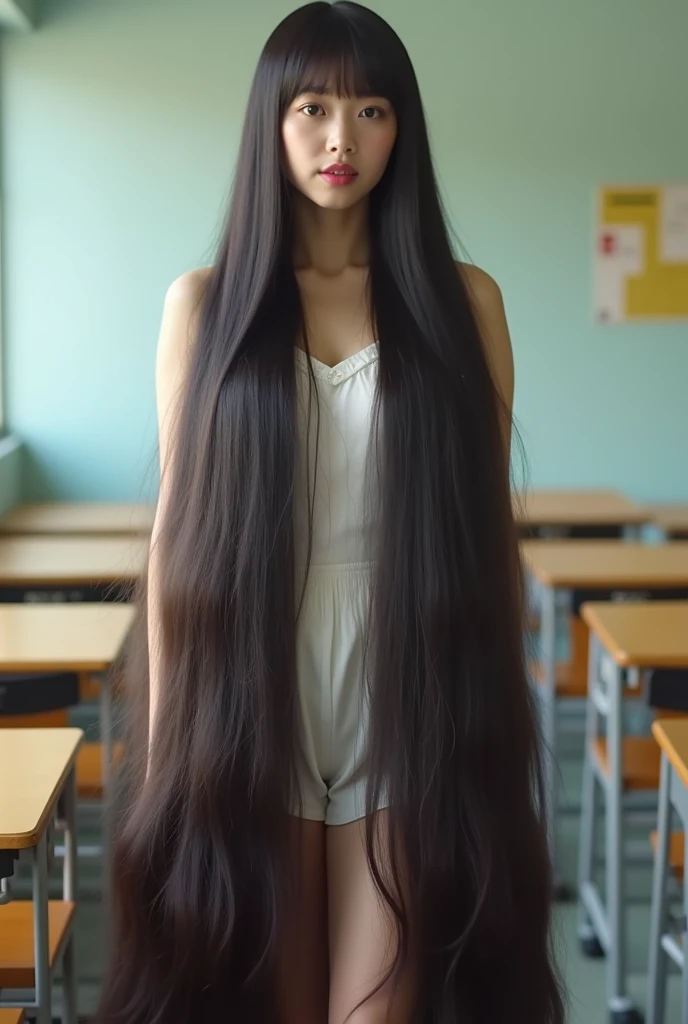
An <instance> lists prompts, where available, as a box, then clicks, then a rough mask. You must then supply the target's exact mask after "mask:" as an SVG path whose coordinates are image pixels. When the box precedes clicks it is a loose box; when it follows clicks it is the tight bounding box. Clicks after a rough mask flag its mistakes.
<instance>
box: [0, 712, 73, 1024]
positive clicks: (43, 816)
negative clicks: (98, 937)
mask: <svg viewBox="0 0 688 1024" xmlns="http://www.w3.org/2000/svg"><path fill="white" fill-rule="evenodd" d="M82 739H83V732H82V730H81V729H3V730H0V780H1V782H2V785H0V852H1V855H2V861H1V863H2V872H1V874H2V876H3V877H4V878H8V877H10V869H9V864H10V857H11V851H14V850H20V849H29V848H30V849H31V850H32V855H33V862H34V867H33V899H32V900H31V901H29V900H19V901H10V902H7V903H5V904H4V905H2V906H0V988H33V987H34V986H35V990H36V998H35V1002H34V1003H33V1004H32V1007H35V1009H36V1020H37V1022H38V1024H49V1022H50V1021H51V1019H52V1014H51V998H50V995H51V975H52V970H53V968H54V966H55V963H56V961H57V959H58V958H59V957H60V956H62V957H63V973H64V1001H65V1016H64V1018H63V1019H64V1020H66V1021H69V1022H70V1024H76V1019H77V1018H76V965H75V961H74V934H73V927H72V925H73V919H74V910H75V903H74V901H75V898H76V855H75V850H76V782H75V767H74V766H75V759H76V755H77V751H78V749H79V745H80V743H81V741H82ZM59 798H62V806H61V817H62V818H63V820H64V823H65V848H66V854H65V861H64V875H63V899H62V900H59V901H50V900H49V899H48V855H47V834H46V833H47V828H48V825H49V823H50V821H51V818H52V816H53V814H54V812H55V808H56V806H57V802H58V799H59ZM3 884H4V883H3Z"/></svg>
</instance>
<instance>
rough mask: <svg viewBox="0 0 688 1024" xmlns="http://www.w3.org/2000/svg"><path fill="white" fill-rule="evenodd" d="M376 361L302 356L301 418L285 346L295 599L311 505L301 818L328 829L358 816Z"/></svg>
mask: <svg viewBox="0 0 688 1024" xmlns="http://www.w3.org/2000/svg"><path fill="white" fill-rule="evenodd" d="M378 360H379V348H378V344H377V342H374V343H373V344H372V345H368V346H367V347H366V348H364V349H362V350H361V351H360V352H356V353H355V354H354V355H352V356H350V357H349V358H348V359H345V360H343V361H342V362H341V363H338V364H337V365H336V366H334V367H329V366H327V365H326V364H325V363H322V362H320V361H319V360H317V359H315V358H313V357H312V356H311V363H312V367H313V373H314V376H315V384H314V391H313V395H312V399H311V409H310V415H309V389H310V377H309V369H308V357H307V356H306V353H305V352H304V351H303V350H302V349H300V348H298V347H295V362H296V366H295V373H296V388H297V431H298V448H297V491H296V496H295V508H294V530H295V544H296V563H297V574H296V577H297V600H298V598H299V596H300V593H301V584H302V582H303V568H304V565H305V562H306V554H307V545H308V513H309V507H308V502H309V493H310V501H311V504H312V506H313V547H312V551H311V565H310V572H309V576H308V582H307V586H306V593H305V597H304V603H303V607H302V609H301V614H300V617H299V619H298V623H297V651H296V653H297V672H298V684H299V697H300V708H301V725H302V736H301V741H302V742H301V746H302V750H303V755H304V758H303V763H302V764H301V769H300V788H301V794H302V798H303V809H302V814H303V816H304V817H306V818H312V819H315V820H317V821H324V822H325V823H326V824H328V825H342V824H345V823H346V822H349V821H354V820H355V819H356V818H360V817H362V816H363V815H364V814H365V765H364V763H363V758H364V746H365V739H366V719H367V698H366V694H365V687H364V685H363V643H364V637H365V631H366V625H367V618H368V600H369V586H370V580H371V571H372V564H373V563H372V562H371V561H370V554H371V540H372V531H371V525H370V523H368V522H366V519H365V515H364V472H365V465H366V458H367V454H368V445H369V440H370V436H371V426H372V407H373V398H374V394H375V388H376V381H377V368H378ZM316 390H317V394H316ZM316 399H317V401H318V402H319V406H320V436H319V450H318V456H317V467H316V458H315V446H316V432H317V429H318V416H317V407H316ZM316 468H317V474H316ZM314 484H315V486H314Z"/></svg>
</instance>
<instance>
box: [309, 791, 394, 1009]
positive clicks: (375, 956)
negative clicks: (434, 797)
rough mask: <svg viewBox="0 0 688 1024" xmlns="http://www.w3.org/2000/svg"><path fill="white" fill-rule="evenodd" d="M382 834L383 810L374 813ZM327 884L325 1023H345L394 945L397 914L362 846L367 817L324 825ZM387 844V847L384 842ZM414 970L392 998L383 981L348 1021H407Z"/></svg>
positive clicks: (385, 967) (389, 987)
mask: <svg viewBox="0 0 688 1024" xmlns="http://www.w3.org/2000/svg"><path fill="white" fill-rule="evenodd" d="M376 819H377V825H378V827H379V829H380V834H381V836H382V837H386V834H387V832H386V823H387V811H384V810H383V811H379V812H378V813H377V815H376ZM326 846H327V889H328V912H329V922H328V924H329V941H330V1007H329V1017H328V1018H323V1020H326V1019H327V1020H328V1022H329V1024H344V1022H345V1021H346V1020H347V1014H349V1013H350V1012H351V1010H352V1009H353V1008H354V1006H356V1004H357V1003H358V1002H359V1000H361V999H362V998H363V997H364V996H365V995H367V994H368V993H369V992H370V991H371V990H372V989H373V988H374V987H375V985H376V984H377V983H378V981H379V980H380V979H381V977H382V976H383V975H384V974H385V973H386V971H387V970H388V969H389V967H390V966H391V964H392V962H393V960H394V954H395V951H396V941H397V940H396V931H395V919H394V917H393V915H392V912H391V911H390V910H389V909H388V907H387V905H386V904H385V903H383V901H382V897H381V896H379V894H378V892H377V889H376V888H375V883H374V881H373V878H372V876H371V874H370V870H369V867H368V862H367V860H366V852H365V819H364V818H361V819H359V820H358V821H352V822H350V823H349V824H347V825H331V826H328V827H327V836H326ZM387 849H388V847H387ZM412 994H413V976H412V970H411V967H410V966H407V967H406V968H405V969H404V974H403V976H402V978H401V979H400V981H399V983H398V988H397V993H396V995H395V997H394V999H393V998H392V996H393V993H392V982H391V981H390V982H387V983H386V984H385V985H384V986H383V987H382V988H381V989H380V991H379V992H378V993H377V994H376V995H375V996H374V997H373V998H372V999H371V1000H369V1001H368V1002H366V1003H364V1004H363V1006H361V1007H360V1008H359V1009H358V1010H357V1011H356V1012H355V1013H354V1014H352V1016H351V1017H349V1018H348V1021H349V1024H408V1022H409V1021H410V1020H411V1008H412Z"/></svg>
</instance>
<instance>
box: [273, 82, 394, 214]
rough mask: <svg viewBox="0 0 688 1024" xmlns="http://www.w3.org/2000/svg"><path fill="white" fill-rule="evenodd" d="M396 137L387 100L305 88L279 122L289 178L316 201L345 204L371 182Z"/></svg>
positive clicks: (368, 189) (365, 190)
mask: <svg viewBox="0 0 688 1024" xmlns="http://www.w3.org/2000/svg"><path fill="white" fill-rule="evenodd" d="M396 137H397V120H396V116H395V114H394V110H393V108H392V104H391V103H390V102H389V100H386V99H383V98H382V97H380V96H364V97H358V98H356V97H345V96H344V97H339V96H336V95H335V94H330V93H325V94H324V95H318V94H316V93H308V92H306V93H303V94H302V95H301V96H297V97H296V99H295V100H294V102H293V103H292V104H291V105H290V106H289V107H288V108H287V111H286V113H285V115H284V120H283V122H282V139H283V143H284V152H285V159H286V170H287V174H288V177H289V180H290V181H291V182H292V184H293V185H294V186H295V187H296V188H297V189H298V190H299V191H300V192H302V193H303V194H304V195H305V196H307V197H308V199H311V200H312V201H313V202H314V203H316V204H317V205H318V206H322V207H323V208H325V209H333V210H343V209H347V208H348V207H350V206H353V205H354V204H355V203H357V202H359V201H360V200H361V199H363V198H364V197H365V196H367V195H368V194H369V193H370V192H371V191H372V189H373V188H375V186H376V185H377V183H378V181H379V180H380V178H381V177H382V175H383V174H384V171H385V168H386V166H387V162H388V160H389V156H390V153H391V152H392V148H393V146H394V141H395V139H396ZM328 172H329V173H328ZM337 172H339V173H337Z"/></svg>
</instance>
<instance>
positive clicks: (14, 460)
mask: <svg viewBox="0 0 688 1024" xmlns="http://www.w3.org/2000/svg"><path fill="white" fill-rule="evenodd" d="M21 497H22V446H21V444H20V443H19V442H18V441H17V440H16V439H15V438H13V437H3V438H0V516H2V515H4V514H5V512H8V511H9V510H10V509H11V508H12V507H13V506H14V505H16V504H17V502H18V501H19V500H20V498H21Z"/></svg>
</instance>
